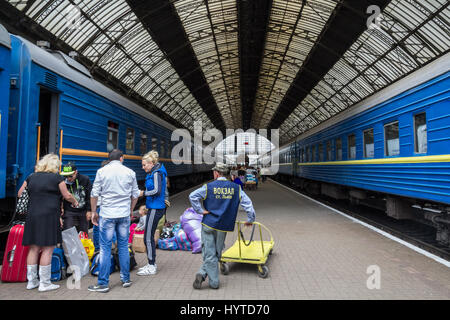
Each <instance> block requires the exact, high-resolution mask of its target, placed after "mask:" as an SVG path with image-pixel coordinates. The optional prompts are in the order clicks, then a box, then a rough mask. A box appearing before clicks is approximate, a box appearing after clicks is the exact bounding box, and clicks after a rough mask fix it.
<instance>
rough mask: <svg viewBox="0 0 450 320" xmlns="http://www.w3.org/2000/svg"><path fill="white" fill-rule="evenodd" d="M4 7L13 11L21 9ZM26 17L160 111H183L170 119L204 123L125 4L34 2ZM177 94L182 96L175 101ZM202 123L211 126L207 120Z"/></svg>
mask: <svg viewBox="0 0 450 320" xmlns="http://www.w3.org/2000/svg"><path fill="white" fill-rule="evenodd" d="M9 2H10V3H11V4H13V5H14V6H16V8H18V9H19V10H24V9H25V8H26V4H27V1H21V2H20V3H19V2H17V1H9ZM228 5H230V3H229V4H228ZM26 15H27V16H29V17H30V18H32V19H33V20H34V21H36V22H37V23H39V24H40V25H41V26H43V27H44V28H46V29H47V30H48V31H50V32H51V33H53V34H54V35H55V36H57V37H58V38H60V39H61V40H63V41H65V42H66V43H67V44H68V45H69V46H71V47H72V48H74V49H75V50H78V52H79V54H81V55H83V56H84V57H86V58H88V59H89V60H90V61H92V62H93V63H94V65H95V66H96V67H100V68H102V69H103V70H105V71H106V72H108V73H110V74H111V75H113V76H114V77H116V78H118V79H120V80H121V81H122V82H123V83H124V84H125V85H128V86H129V87H130V88H131V89H133V90H135V91H136V92H137V93H138V94H140V95H141V96H143V97H145V98H147V99H148V100H149V101H151V102H152V103H154V104H155V105H156V106H157V107H159V108H160V109H162V110H165V109H169V108H170V109H171V110H172V109H174V108H175V106H178V107H177V110H181V109H183V108H188V109H187V110H185V111H184V113H183V112H177V113H171V115H172V116H173V117H174V118H175V119H177V120H179V121H180V120H181V119H187V118H189V119H187V121H188V122H189V123H192V120H193V119H192V117H191V116H190V115H191V114H197V115H199V116H200V117H203V118H207V115H206V114H204V112H203V110H202V109H201V107H200V106H199V105H198V103H197V101H196V100H195V99H194V98H193V96H190V101H191V102H193V103H191V104H189V106H188V105H181V104H180V103H181V101H184V100H185V99H184V97H186V95H187V94H186V93H187V92H189V90H188V88H187V87H186V86H185V85H184V83H183V82H182V81H181V79H180V78H179V76H178V75H177V73H176V72H175V70H174V69H173V68H172V66H171V64H170V63H169V62H168V61H167V60H166V59H165V58H164V54H163V53H162V52H161V51H160V50H159V48H158V46H157V45H156V44H155V42H154V41H153V40H152V39H151V37H150V35H149V34H148V32H147V31H146V30H145V29H144V28H143V26H142V24H141V23H140V21H139V20H138V18H137V17H136V15H135V14H134V13H133V12H132V11H131V9H130V7H129V6H128V4H127V3H126V1H125V0H114V1H111V0H91V1H82V0H72V1H68V0H47V1H35V2H33V3H32V5H31V6H29V8H28V9H27V10H26ZM208 26H209V27H210V24H209V23H208ZM223 38H225V39H227V36H223ZM211 43H212V42H211V41H206V42H205V48H204V50H205V52H208V51H211V49H212V48H213V47H211ZM224 43H225V45H227V43H226V41H224ZM208 45H209V47H208ZM235 49H236V48H235ZM236 50H237V49H236ZM231 65H233V66H234V64H227V66H231ZM181 93H183V96H182V97H178V95H179V94H181ZM189 95H190V93H189ZM182 123H183V122H182ZM185 124H186V123H185ZM206 124H207V126H208V127H212V123H211V122H210V121H208V122H207V123H206Z"/></svg>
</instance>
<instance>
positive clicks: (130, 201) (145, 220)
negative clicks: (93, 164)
mask: <svg viewBox="0 0 450 320" xmlns="http://www.w3.org/2000/svg"><path fill="white" fill-rule="evenodd" d="M158 157H159V156H158V152H157V151H153V150H152V151H150V152H148V153H147V154H145V155H144V156H143V157H142V169H143V170H144V171H145V172H146V174H147V175H146V177H145V190H139V188H138V183H137V180H136V173H135V172H134V171H133V170H131V169H130V168H128V167H126V166H125V165H124V164H123V162H124V155H123V153H122V151H120V150H118V149H114V150H112V151H111V152H110V153H109V154H108V160H105V161H103V162H102V163H101V167H100V168H99V169H98V170H97V173H96V176H95V180H94V182H93V183H92V184H91V181H90V179H89V177H88V176H86V175H83V174H82V173H80V172H79V171H78V168H77V167H76V164H75V163H74V162H69V163H66V164H65V165H64V166H63V167H62V171H61V172H59V170H60V165H61V163H60V160H59V158H58V156H57V155H54V154H48V155H46V156H44V157H43V158H42V159H41V160H39V162H38V163H37V165H36V166H35V172H34V173H32V174H31V175H30V176H28V177H27V179H26V180H25V181H24V183H23V185H22V186H21V188H20V190H19V192H18V196H19V197H20V196H21V195H22V193H23V192H24V190H25V189H26V190H27V192H28V194H29V199H30V200H29V206H28V212H27V216H26V221H25V229H24V236H23V241H22V244H23V245H24V246H29V253H28V256H27V280H28V283H27V289H30V290H31V289H34V288H37V287H38V288H39V289H38V290H39V291H50V290H55V289H58V288H59V285H56V284H53V283H51V281H50V276H51V259H52V253H53V250H54V248H55V246H56V245H57V244H59V243H61V242H62V236H61V233H62V230H67V229H69V228H72V227H76V229H77V231H78V232H86V233H88V231H89V222H92V225H93V230H92V235H93V243H94V247H95V250H96V251H99V252H100V258H99V273H98V280H97V284H95V285H91V286H89V287H88V290H89V291H95V292H108V291H109V289H110V288H109V276H110V267H111V265H110V264H111V247H112V244H113V243H116V247H117V251H118V257H119V264H120V267H119V269H120V280H121V282H122V286H123V287H124V288H127V287H129V286H131V284H132V281H131V280H130V271H129V270H130V255H129V248H128V242H129V234H130V225H131V223H133V222H137V221H136V219H137V220H138V221H139V223H138V224H137V230H144V243H145V247H146V253H147V263H146V264H145V265H144V266H143V267H141V268H139V270H138V271H137V275H139V276H149V275H154V274H156V273H157V265H156V250H155V249H156V240H157V239H155V231H156V228H157V226H158V223H160V221H161V220H162V219H165V214H166V209H167V207H168V206H170V202H169V192H168V174H167V171H166V169H165V167H164V165H163V164H162V163H160V162H159V161H158V160H159V159H158ZM213 173H214V181H213V182H210V183H207V184H205V185H204V186H203V187H202V188H199V189H197V190H195V191H193V192H192V193H191V194H190V195H189V200H190V202H191V205H192V207H193V208H194V210H195V211H196V212H197V213H199V214H202V215H203V220H202V258H203V264H202V266H201V268H200V270H199V272H198V273H197V274H196V275H195V280H194V283H193V287H194V288H195V289H200V288H201V284H202V282H203V281H204V280H205V279H206V278H209V286H210V287H211V288H214V289H216V288H218V287H219V273H218V268H219V267H218V262H219V259H220V255H221V252H222V250H223V245H224V241H225V237H226V233H227V232H229V231H233V229H234V224H235V221H236V215H237V212H238V208H239V205H241V206H242V207H243V208H244V210H245V211H246V213H247V217H248V219H247V223H246V225H250V224H251V223H252V222H253V221H254V220H255V211H254V209H253V204H252V202H251V200H250V198H249V197H248V196H247V195H246V194H245V192H244V184H245V182H246V181H248V179H256V181H258V177H259V172H258V170H256V169H254V168H250V167H249V168H243V167H240V168H238V167H236V168H232V170H231V172H230V170H229V169H228V167H227V165H225V164H222V163H217V164H216V166H215V167H214V168H213ZM230 173H231V174H230ZM228 176H230V177H231V181H229V180H228V179H227V177H228ZM256 183H257V182H256ZM218 187H221V188H225V189H223V190H232V191H233V192H231V193H230V194H228V195H227V196H223V195H222V197H220V196H219V195H215V194H214V190H217V188H218ZM140 197H146V202H145V206H141V207H140V208H139V215H138V217H135V215H134V213H135V212H134V208H135V206H136V204H137V202H138V199H139V198H140ZM38 264H39V266H38ZM38 272H39V277H38Z"/></svg>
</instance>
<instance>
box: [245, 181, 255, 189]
mask: <svg viewBox="0 0 450 320" xmlns="http://www.w3.org/2000/svg"><path fill="white" fill-rule="evenodd" d="M245 189H246V190H256V182H255V181H247V182H246V183H245Z"/></svg>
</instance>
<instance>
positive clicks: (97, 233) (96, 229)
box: [92, 210, 117, 252]
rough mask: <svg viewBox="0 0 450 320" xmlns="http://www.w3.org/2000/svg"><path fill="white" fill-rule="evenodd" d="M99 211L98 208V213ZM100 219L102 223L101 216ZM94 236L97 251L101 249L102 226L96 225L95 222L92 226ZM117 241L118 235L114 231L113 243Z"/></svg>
mask: <svg viewBox="0 0 450 320" xmlns="http://www.w3.org/2000/svg"><path fill="white" fill-rule="evenodd" d="M98 211H99V210H97V213H98ZM98 219H99V223H100V219H101V218H100V217H99V218H98ZM92 238H93V241H94V248H95V252H97V251H100V228H99V227H98V226H96V225H95V224H94V226H93V227H92ZM116 242H117V235H116V233H115V232H114V235H113V239H112V243H116Z"/></svg>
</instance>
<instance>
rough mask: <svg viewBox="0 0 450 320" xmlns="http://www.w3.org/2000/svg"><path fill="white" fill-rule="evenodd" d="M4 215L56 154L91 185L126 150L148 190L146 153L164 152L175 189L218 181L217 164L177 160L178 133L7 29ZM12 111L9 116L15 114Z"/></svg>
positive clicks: (2, 111) (0, 82)
mask: <svg viewBox="0 0 450 320" xmlns="http://www.w3.org/2000/svg"><path fill="white" fill-rule="evenodd" d="M0 27H1V28H0V92H1V97H2V99H1V100H0V117H1V144H0V211H1V213H2V222H3V223H5V221H8V219H9V218H10V215H11V212H12V211H13V209H14V204H15V197H16V194H17V191H18V188H19V187H20V186H21V185H22V183H23V181H24V179H25V178H26V177H27V176H28V175H29V174H30V173H32V172H33V171H34V166H35V164H36V162H37V160H38V159H39V158H40V157H42V156H43V155H45V154H47V153H50V152H53V153H55V154H58V155H60V156H61V158H62V161H63V163H64V162H67V161H75V163H76V165H77V168H78V170H79V171H80V173H83V174H86V175H88V176H89V177H90V178H91V180H93V179H94V178H95V173H96V171H97V169H98V168H99V167H100V164H101V162H102V161H103V160H105V159H106V158H107V156H108V152H109V151H111V150H112V149H114V148H119V149H121V150H123V151H124V153H125V164H126V165H127V166H128V167H130V168H131V169H133V170H135V172H136V176H137V179H138V182H139V183H140V184H141V187H142V186H143V180H144V178H145V172H144V171H143V170H142V165H141V159H142V155H143V154H145V153H146V152H148V151H150V150H157V151H158V152H159V155H160V161H161V162H163V163H164V165H165V166H166V169H167V171H168V173H169V178H170V185H171V187H172V189H173V190H174V189H175V188H177V190H180V189H183V188H184V187H186V186H188V185H191V184H196V183H200V182H201V181H204V180H205V179H207V178H210V176H211V171H210V166H205V165H194V164H193V162H192V161H190V162H189V163H183V164H180V163H178V164H176V163H174V162H172V160H171V154H170V153H171V150H172V146H173V142H172V141H171V135H172V132H173V130H175V129H176V128H175V127H174V126H173V125H171V124H169V123H168V122H166V121H164V120H162V119H160V118H158V117H157V116H155V115H154V114H152V113H151V112H149V111H147V110H145V109H144V108H143V107H141V106H139V105H137V104H136V103H134V102H132V101H130V100H128V99H127V98H125V97H123V96H121V95H119V94H117V93H116V92H114V91H113V90H111V89H109V88H108V87H106V86H104V85H103V84H101V83H100V82H98V81H96V80H95V79H94V78H93V77H92V76H91V74H90V72H89V71H88V70H87V68H85V67H84V66H83V65H82V64H80V63H78V62H77V61H76V60H74V59H72V58H70V57H69V56H67V55H66V54H64V53H63V52H60V51H54V50H50V49H46V48H42V47H38V46H37V45H35V44H33V43H31V42H29V41H28V40H26V39H23V38H21V37H19V36H15V35H12V34H9V33H8V32H7V31H6V30H5V29H4V28H3V27H2V26H1V25H0ZM8 110H9V112H8Z"/></svg>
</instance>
